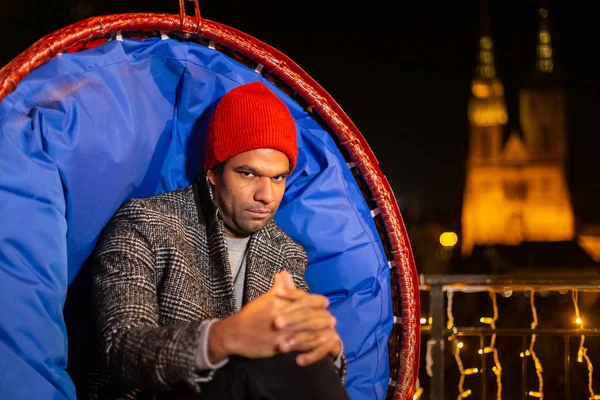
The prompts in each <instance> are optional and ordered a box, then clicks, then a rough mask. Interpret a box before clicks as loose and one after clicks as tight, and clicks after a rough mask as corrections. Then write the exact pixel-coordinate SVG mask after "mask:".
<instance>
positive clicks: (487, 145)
mask: <svg viewBox="0 0 600 400" xmlns="http://www.w3.org/2000/svg"><path fill="white" fill-rule="evenodd" d="M491 156H492V143H491V138H490V135H488V133H487V132H483V133H482V135H481V158H490V157H491Z"/></svg>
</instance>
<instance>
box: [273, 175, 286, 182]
mask: <svg viewBox="0 0 600 400" xmlns="http://www.w3.org/2000/svg"><path fill="white" fill-rule="evenodd" d="M273 180H274V181H275V182H283V181H284V180H285V176H283V175H279V176H274V177H273Z"/></svg>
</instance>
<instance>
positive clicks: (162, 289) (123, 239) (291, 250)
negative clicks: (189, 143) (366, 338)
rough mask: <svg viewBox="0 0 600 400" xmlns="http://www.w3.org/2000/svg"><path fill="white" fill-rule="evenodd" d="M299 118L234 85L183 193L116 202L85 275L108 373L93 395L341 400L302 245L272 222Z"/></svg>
mask: <svg viewBox="0 0 600 400" xmlns="http://www.w3.org/2000/svg"><path fill="white" fill-rule="evenodd" d="M297 153H298V148H297V144H296V125H295V122H294V120H293V118H292V116H291V114H290V113H289V110H288V109H287V107H286V106H285V104H284V103H283V102H282V101H281V100H280V99H279V98H277V96H276V95H275V94H274V93H272V92H271V91H270V90H269V89H268V88H267V87H266V86H265V85H263V84H262V83H251V84H248V85H243V86H240V87H238V88H235V89H233V90H231V91H230V92H229V93H227V94H226V95H225V96H223V98H222V99H221V101H220V102H219V104H218V105H217V107H216V109H215V111H214V113H213V115H212V117H211V120H210V123H209V127H208V132H207V140H206V150H205V160H204V167H205V168H204V172H205V173H202V174H200V175H199V176H198V178H197V179H196V181H195V182H194V183H193V184H192V185H191V186H190V187H188V188H185V189H179V190H176V191H173V192H169V193H165V194H162V195H158V196H154V197H150V198H146V199H132V200H130V201H128V202H126V203H125V204H124V205H123V206H122V207H121V208H120V209H119V211H118V212H117V214H116V215H115V216H114V217H113V219H112V220H111V221H110V223H109V224H108V226H107V227H106V229H105V231H104V232H103V234H102V236H101V238H100V240H99V243H98V246H97V248H96V251H95V254H94V266H93V269H92V281H93V283H92V285H93V302H94V310H95V314H96V315H95V319H96V323H97V327H98V329H99V332H100V347H101V357H102V359H103V363H104V364H105V366H107V367H108V369H109V370H110V381H111V382H114V383H110V384H107V383H106V382H105V383H104V384H102V385H99V386H97V387H96V389H95V390H94V393H93V394H92V396H91V397H93V398H144V399H145V398H159V399H162V398H169V399H171V398H173V399H185V398H201V399H205V398H206V399H235V400H237V399H246V398H247V399H309V398H310V399H347V398H348V396H347V394H346V392H345V389H344V388H343V384H342V383H343V379H344V377H345V368H346V363H345V358H344V355H343V352H342V344H341V341H340V338H339V336H338V334H337V332H336V330H335V319H334V318H333V317H332V316H331V314H330V313H329V311H328V310H327V306H328V301H327V299H326V298H325V297H324V296H319V295H315V294H310V293H308V286H307V284H306V282H305V280H304V272H305V268H306V265H307V257H306V253H305V252H304V250H303V249H302V247H301V246H299V245H298V244H297V243H295V242H294V241H292V240H291V239H290V238H289V237H288V236H287V235H286V234H285V233H284V232H283V231H282V230H281V229H280V228H279V227H278V226H277V224H276V223H275V221H274V220H273V216H274V214H275V212H276V211H277V208H278V206H279V204H280V202H281V199H282V197H283V194H284V191H285V182H286V177H287V176H288V175H289V174H290V173H291V171H292V170H293V168H294V167H295V165H296V157H297Z"/></svg>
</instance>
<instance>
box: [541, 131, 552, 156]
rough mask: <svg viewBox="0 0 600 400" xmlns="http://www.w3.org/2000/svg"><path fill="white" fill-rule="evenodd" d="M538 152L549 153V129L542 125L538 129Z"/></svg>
mask: <svg viewBox="0 0 600 400" xmlns="http://www.w3.org/2000/svg"><path fill="white" fill-rule="evenodd" d="M540 151H542V152H548V151H550V128H548V125H542V127H541V128H540Z"/></svg>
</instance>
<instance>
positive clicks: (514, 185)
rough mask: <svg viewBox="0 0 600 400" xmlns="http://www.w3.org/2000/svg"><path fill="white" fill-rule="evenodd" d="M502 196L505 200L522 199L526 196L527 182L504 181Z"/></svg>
mask: <svg viewBox="0 0 600 400" xmlns="http://www.w3.org/2000/svg"><path fill="white" fill-rule="evenodd" d="M504 197H505V198H506V199H507V200H523V199H525V198H526V197H527V183H526V182H524V181H505V182H504Z"/></svg>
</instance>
